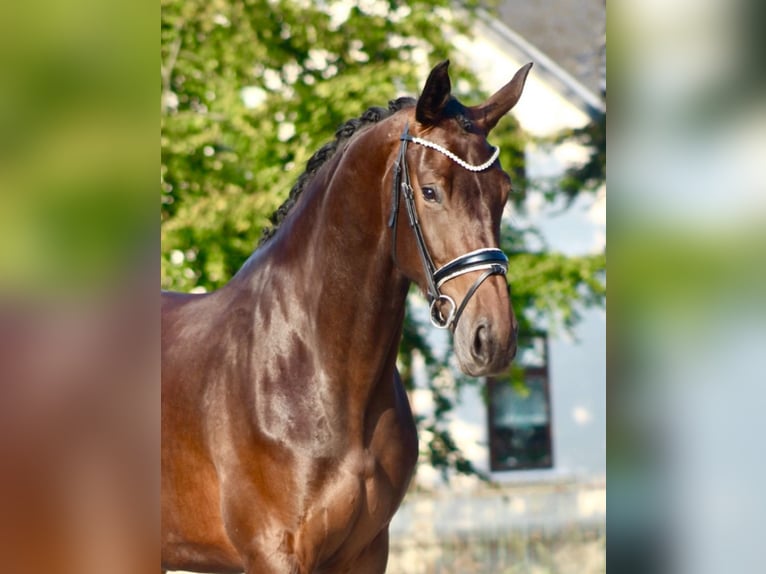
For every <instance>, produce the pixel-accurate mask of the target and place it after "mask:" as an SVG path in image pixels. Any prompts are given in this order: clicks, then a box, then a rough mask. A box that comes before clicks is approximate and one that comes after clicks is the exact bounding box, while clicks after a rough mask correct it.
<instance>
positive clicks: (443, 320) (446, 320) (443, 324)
mask: <svg viewBox="0 0 766 574" xmlns="http://www.w3.org/2000/svg"><path fill="white" fill-rule="evenodd" d="M440 301H445V302H447V303H448V304H449V305H450V310H449V313H447V316H446V317H445V316H444V315H442V312H441V309H440V308H439V307H440V305H439V302H440ZM456 309H457V305H456V304H455V300H454V299H452V297H450V296H449V295H445V294H444V293H439V296H438V297H436V298H435V299H434V300H433V301H431V309H430V312H429V318H430V319H431V324H432V325H433V326H434V327H436V328H437V329H449V327H450V325H452V321H453V320H454V318H455V310H456Z"/></svg>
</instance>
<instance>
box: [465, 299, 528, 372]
mask: <svg viewBox="0 0 766 574" xmlns="http://www.w3.org/2000/svg"><path fill="white" fill-rule="evenodd" d="M517 334H518V323H517V322H516V317H515V316H514V314H513V310H512V308H511V306H510V301H508V303H507V311H506V312H505V313H477V314H475V315H473V316H471V315H469V314H467V313H466V315H465V316H464V317H463V319H462V321H461V322H460V323H459V324H458V325H457V328H456V329H455V339H454V341H455V355H456V356H457V360H458V364H459V365H460V370H461V371H463V372H464V373H465V374H466V375H469V376H472V377H482V376H488V375H495V374H498V373H501V372H503V371H505V370H506V369H507V368H508V366H509V365H510V364H511V361H512V360H513V358H514V357H515V356H516V338H517Z"/></svg>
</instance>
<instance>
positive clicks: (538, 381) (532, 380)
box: [487, 335, 553, 471]
mask: <svg viewBox="0 0 766 574" xmlns="http://www.w3.org/2000/svg"><path fill="white" fill-rule="evenodd" d="M487 392H488V399H489V439H490V440H489V452H490V468H491V469H492V470H494V471H498V470H521V469H530V468H551V467H552V466H553V452H552V447H551V405H550V393H549V388H548V349H547V341H546V339H545V337H544V336H541V335H539V336H535V337H532V338H530V339H529V340H528V341H527V342H526V343H522V342H520V344H519V353H518V357H517V359H516V360H515V361H514V366H512V367H511V369H510V370H509V371H508V372H507V373H506V374H505V375H502V376H500V377H495V378H490V379H488V380H487Z"/></svg>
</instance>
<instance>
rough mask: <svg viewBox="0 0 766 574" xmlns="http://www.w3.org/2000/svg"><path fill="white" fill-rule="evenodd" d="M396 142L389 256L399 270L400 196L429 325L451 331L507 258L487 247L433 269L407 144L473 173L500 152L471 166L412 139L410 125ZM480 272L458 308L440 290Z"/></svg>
mask: <svg viewBox="0 0 766 574" xmlns="http://www.w3.org/2000/svg"><path fill="white" fill-rule="evenodd" d="M399 139H400V140H401V142H402V143H401V146H400V147H399V155H398V156H397V158H396V163H395V164H394V184H393V190H392V193H393V198H392V202H391V215H390V216H389V219H388V226H389V227H390V228H391V229H392V233H391V237H392V256H393V258H394V264H395V265H397V267H399V265H398V262H397V260H396V228H397V219H398V215H399V197H400V195H401V197H404V206H405V208H406V209H407V218H408V219H409V222H410V228H412V231H413V233H414V234H415V244H416V245H417V248H418V254H419V255H420V260H421V262H422V264H423V270H424V271H425V276H426V283H427V288H428V299H429V301H430V304H431V307H430V313H429V315H430V318H431V323H432V324H433V325H434V326H435V327H437V328H439V329H448V328H452V329H453V330H454V329H455V327H456V326H457V322H458V320H459V319H460V315H461V314H462V313H463V310H464V309H465V307H466V305H467V304H468V301H469V300H470V299H471V297H472V296H473V294H474V293H476V290H477V289H478V288H479V286H480V285H481V284H482V283H484V281H486V280H487V279H488V278H489V277H491V276H492V275H505V274H506V273H507V272H508V258H507V257H506V256H505V253H503V252H502V251H501V250H500V249H496V248H493V247H486V248H483V249H477V250H475V251H471V252H469V253H466V254H464V255H461V256H460V257H457V258H455V259H453V260H452V261H450V262H449V263H447V264H446V265H443V266H442V267H440V268H438V269H437V268H436V266H435V265H434V262H433V259H431V254H430V253H429V252H428V247H427V246H426V242H425V238H424V237H423V231H422V229H421V227H420V222H419V220H418V214H417V211H416V210H415V196H414V193H413V189H412V184H411V181H410V172H409V168H408V167H407V158H406V154H407V143H408V142H412V143H416V144H419V145H422V146H425V147H428V148H430V149H434V150H436V151H438V152H440V153H443V154H444V155H446V156H447V157H448V158H450V159H451V160H452V161H454V162H455V163H457V164H458V165H459V166H460V167H462V168H464V169H467V170H469V171H474V172H479V171H484V170H485V169H487V168H489V167H490V166H491V165H492V164H493V163H495V160H496V159H497V156H498V154H499V153H500V149H499V148H495V151H494V152H493V153H492V157H490V158H489V159H488V160H487V161H485V162H484V163H482V164H480V165H473V164H470V163H468V162H466V161H465V160H463V159H461V158H459V157H458V156H456V155H455V154H454V153H452V152H451V151H449V150H448V149H446V148H444V147H442V146H440V145H439V144H437V143H434V142H431V141H428V140H424V139H422V138H419V137H413V136H411V135H410V126H409V124H407V125H406V126H405V128H404V132H403V133H402V135H401V136H400V137H399ZM400 192H401V193H400ZM481 270H484V273H482V274H481V276H479V278H478V279H477V280H476V282H475V283H474V284H473V285H472V286H471V288H470V289H469V290H468V292H467V293H466V294H465V297H463V301H462V302H461V303H460V306H459V307H458V306H457V305H456V304H455V301H454V299H452V297H450V296H449V295H445V294H444V293H442V292H441V291H440V290H439V289H440V287H441V286H442V285H444V283H446V282H447V281H449V280H450V279H454V278H455V277H459V276H460V275H465V274H466V273H471V272H472V271H481ZM440 303H445V304H447V305H449V312H447V314H446V316H445V315H444V314H443V313H442V311H441V308H440V307H441V305H440Z"/></svg>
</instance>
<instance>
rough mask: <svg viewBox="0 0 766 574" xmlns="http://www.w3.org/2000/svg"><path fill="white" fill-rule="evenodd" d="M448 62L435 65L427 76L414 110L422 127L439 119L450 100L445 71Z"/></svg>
mask: <svg viewBox="0 0 766 574" xmlns="http://www.w3.org/2000/svg"><path fill="white" fill-rule="evenodd" d="M448 68H449V60H444V61H443V62H441V63H439V64H436V66H434V69H433V70H431V73H430V74H428V79H427V80H426V85H425V87H424V88H423V93H422V94H420V97H419V98H418V104H417V107H416V108H415V119H416V120H417V121H419V122H420V123H421V124H423V125H433V124H435V123H436V122H437V121H438V120H439V118H440V117H441V113H442V111H443V110H444V107H445V106H446V105H447V102H448V101H449V98H450V93H451V92H452V84H451V83H450V80H449V74H448V73H447V69H448Z"/></svg>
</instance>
